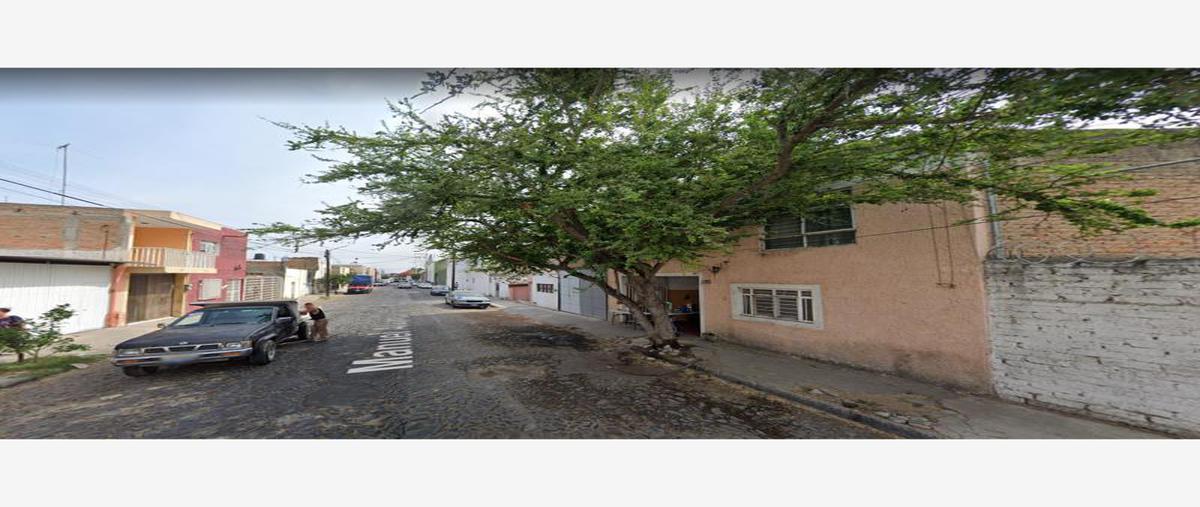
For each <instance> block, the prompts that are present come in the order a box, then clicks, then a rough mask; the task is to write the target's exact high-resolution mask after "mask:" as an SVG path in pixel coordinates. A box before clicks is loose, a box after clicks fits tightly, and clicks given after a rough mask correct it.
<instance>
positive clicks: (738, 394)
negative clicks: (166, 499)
mask: <svg viewBox="0 0 1200 507" xmlns="http://www.w3.org/2000/svg"><path fill="white" fill-rule="evenodd" d="M325 308H326V310H327V311H328V312H329V314H330V316H331V317H332V326H331V329H332V331H333V338H332V339H331V341H329V342H326V343H312V342H300V343H295V344H288V345H285V346H282V347H281V348H280V351H279V355H278V358H277V359H276V362H274V363H272V364H270V365H269V366H265V367H257V366H251V365H247V364H216V365H199V366H190V367H185V368H180V369H173V370H165V371H162V372H160V373H158V374H156V375H153V376H149V377H144V378H130V377H126V376H124V375H122V374H121V372H120V371H119V370H118V369H116V368H113V367H111V366H108V365H107V364H104V363H97V364H95V365H93V366H92V367H91V368H87V369H84V370H78V371H73V372H70V373H66V374H62V375H59V376H57V377H52V378H48V379H44V380H41V381H37V382H31V383H27V384H24V385H20V386H17V387H14V388H11V389H6V390H4V391H0V438H215V437H222V438H888V437H889V435H886V434H883V433H880V432H878V431H875V430H873V429H870V428H867V427H865V426H861V425H859V424H857V423H854V422H850V421H845V420H842V419H838V418H834V417H831V416H828V415H826V414H824V413H820V412H815V411H812V410H810V409H807V408H805V407H802V406H800V405H796V404H792V403H790V402H785V401H782V400H775V399H767V398H764V397H763V396H761V395H759V394H757V393H754V392H750V391H746V390H744V389H742V388H740V387H736V386H733V385H730V384H725V383H723V382H720V381H716V380H712V379H710V378H708V377H706V376H704V375H701V374H697V373H694V372H692V371H690V370H683V369H680V368H679V367H676V366H666V365H663V364H659V363H656V362H652V361H648V360H646V359H644V358H642V357H640V356H637V355H635V354H632V353H630V352H627V351H624V350H623V347H624V345H623V344H617V343H609V342H604V341H601V340H598V339H595V338H592V337H589V336H585V335H582V334H579V333H577V332H574V331H571V330H566V329H558V328H553V327H547V326H544V325H539V324H536V323H535V322H533V321H531V320H528V319H527V318H526V317H522V316H519V315H514V314H513V313H512V312H508V311H505V310H503V309H495V308H493V309H489V310H452V309H450V308H449V307H446V306H445V305H443V304H442V303H441V298H440V297H433V296H429V295H428V294H427V292H426V291H424V290H416V289H414V290H398V289H394V288H391V287H381V288H378V289H376V290H375V291H374V292H373V293H371V294H367V295H359V296H350V297H345V298H341V299H338V300H335V301H331V302H329V303H327V304H325ZM398 329H407V330H408V331H410V332H411V334H412V350H413V365H412V367H411V368H405V369H387V370H384V369H380V370H378V371H361V372H357V373H348V370H350V369H353V368H355V367H356V365H352V363H354V362H355V361H361V360H365V359H370V358H371V356H372V354H373V353H374V352H375V350H376V347H377V346H378V345H379V340H380V336H381V335H386V334H388V332H389V331H394V330H398Z"/></svg>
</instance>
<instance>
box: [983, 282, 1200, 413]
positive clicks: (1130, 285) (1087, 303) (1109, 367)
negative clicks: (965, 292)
mask: <svg viewBox="0 0 1200 507" xmlns="http://www.w3.org/2000/svg"><path fill="white" fill-rule="evenodd" d="M987 274H988V290H989V293H990V296H991V298H990V311H991V323H992V340H993V342H992V343H993V345H992V346H993V348H992V368H993V371H994V373H995V387H996V392H997V394H999V395H1000V396H1002V397H1004V398H1008V399H1011V400H1016V401H1023V402H1026V403H1031V404H1038V405H1046V406H1052V407H1055V408H1059V409H1064V410H1070V411H1075V412H1079V413H1084V414H1086V415H1089V416H1092V417H1099V418H1104V419H1110V420H1116V421H1122V422H1128V423H1132V424H1137V425H1141V426H1146V427H1151V428H1155V429H1160V430H1166V431H1175V432H1183V431H1190V432H1192V433H1193V434H1200V259H1181V260H1165V259H1164V260H1152V261H1146V262H1138V263H1127V264H1081V265H1028V264H1021V263H1018V262H1013V261H989V263H988V270H987Z"/></svg>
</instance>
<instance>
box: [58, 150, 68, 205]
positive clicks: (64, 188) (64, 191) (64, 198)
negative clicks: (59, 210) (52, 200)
mask: <svg viewBox="0 0 1200 507" xmlns="http://www.w3.org/2000/svg"><path fill="white" fill-rule="evenodd" d="M68 146H71V143H67V144H64V145H62V146H59V147H57V148H55V149H56V150H62V151H63V178H62V180H63V182H62V192H59V193H60V194H62V195H61V196H60V197H59V198H60V199H61V201H59V203H60V204H61V205H63V206H66V205H67V147H68Z"/></svg>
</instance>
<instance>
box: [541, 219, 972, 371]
mask: <svg viewBox="0 0 1200 507" xmlns="http://www.w3.org/2000/svg"><path fill="white" fill-rule="evenodd" d="M944 210H945V213H944V214H943V208H941V207H938V206H927V205H885V206H867V205H864V206H858V207H856V209H855V215H856V223H857V242H856V243H855V244H851V245H837V246H825V247H814V248H807V249H805V248H796V249H787V250H770V251H763V250H761V249H760V245H759V241H758V238H757V237H748V238H745V239H744V240H742V241H741V242H740V243H739V244H738V245H737V246H736V247H735V248H734V251H733V253H732V255H730V256H717V257H712V258H709V259H705V260H703V261H701V262H699V263H697V265H694V266H683V265H680V264H679V263H678V262H673V263H671V264H670V265H668V266H666V267H664V268H663V269H662V273H677V274H686V273H699V274H700V275H701V282H700V283H701V285H700V287H701V290H702V291H703V297H702V299H703V305H702V313H701V319H702V323H703V329H702V330H703V331H704V332H709V333H714V334H716V335H717V336H719V337H721V338H723V339H727V340H730V341H736V342H741V343H744V344H747V345H752V346H757V347H762V348H766V349H771V350H777V351H780V352H785V353H791V354H796V355H800V356H805V357H811V358H816V359H820V360H825V361H831V362H836V363H842V364H848V365H853V366H857V367H861V368H866V369H871V370H877V371H884V372H890V373H898V374H902V375H906V376H910V377H914V378H918V379H922V380H927V381H933V382H938V383H944V384H951V385H954V386H958V387H960V388H964V389H968V390H972V391H982V392H987V391H990V384H991V373H990V371H989V361H988V339H987V321H986V314H985V312H986V302H985V300H984V287H983V273H982V269H983V266H982V262H981V259H982V255H983V254H984V253H986V249H987V248H986V245H981V244H979V241H980V238H986V235H984V234H980V233H979V231H977V230H976V227H949V228H942V229H934V230H929V229H930V227H931V224H932V226H934V227H944V226H945V225H947V224H953V223H955V222H956V221H958V220H962V219H967V218H972V217H974V216H976V213H977V210H975V209H973V208H969V207H963V206H958V205H948V206H947V207H946V208H945V209H944ZM978 227H983V226H978ZM713 267H716V268H719V269H718V272H717V273H716V274H714V273H713V272H712V268H713ZM734 284H795V285H816V286H819V289H820V293H821V296H822V301H821V306H822V307H823V311H822V315H821V320H822V326H821V327H820V328H805V327H799V326H796V325H789V324H788V323H776V322H763V321H748V320H742V319H738V318H734V315H733V307H732V304H731V303H732V302H731V296H730V292H731V290H732V286H733V285H734ZM535 297H536V293H535Z"/></svg>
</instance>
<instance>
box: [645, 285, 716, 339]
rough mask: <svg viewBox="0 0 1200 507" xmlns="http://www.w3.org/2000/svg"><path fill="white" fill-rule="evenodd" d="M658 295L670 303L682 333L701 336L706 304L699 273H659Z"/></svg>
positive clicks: (677, 328)
mask: <svg viewBox="0 0 1200 507" xmlns="http://www.w3.org/2000/svg"><path fill="white" fill-rule="evenodd" d="M655 286H656V288H657V290H658V296H659V298H661V300H662V301H667V302H668V303H669V307H668V311H669V312H670V315H671V321H672V322H674V323H675V329H676V330H678V331H679V334H680V335H684V336H700V333H702V332H703V324H702V317H703V315H702V314H701V310H702V307H703V306H704V305H703V304H702V303H703V298H702V295H701V294H700V276H699V275H675V274H669V275H659V276H658V277H656V279H655Z"/></svg>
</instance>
